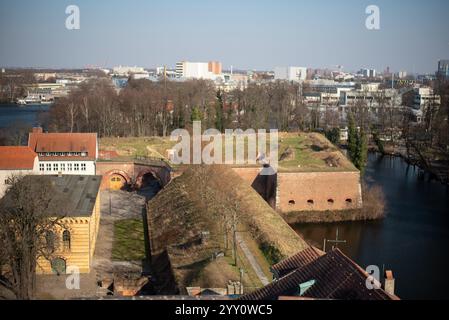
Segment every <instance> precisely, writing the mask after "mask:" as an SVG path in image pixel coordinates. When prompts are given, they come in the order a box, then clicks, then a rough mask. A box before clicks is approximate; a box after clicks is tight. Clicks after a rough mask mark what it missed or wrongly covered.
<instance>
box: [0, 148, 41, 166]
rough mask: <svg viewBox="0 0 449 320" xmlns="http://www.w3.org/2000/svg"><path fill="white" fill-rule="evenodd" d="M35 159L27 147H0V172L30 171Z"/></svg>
mask: <svg viewBox="0 0 449 320" xmlns="http://www.w3.org/2000/svg"><path fill="white" fill-rule="evenodd" d="M36 157H37V154H36V153H35V152H33V150H31V149H30V148H29V147H17V146H14V147H9V146H8V147H5V146H0V170H32V169H33V166H34V159H35V158H36Z"/></svg>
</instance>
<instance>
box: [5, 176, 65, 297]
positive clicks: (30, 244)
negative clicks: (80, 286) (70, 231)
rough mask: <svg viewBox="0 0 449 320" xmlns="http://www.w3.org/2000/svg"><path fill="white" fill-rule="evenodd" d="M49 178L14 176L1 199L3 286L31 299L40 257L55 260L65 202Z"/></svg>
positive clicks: (15, 293)
mask: <svg viewBox="0 0 449 320" xmlns="http://www.w3.org/2000/svg"><path fill="white" fill-rule="evenodd" d="M63 200H64V199H63V197H62V195H61V194H60V193H59V192H57V190H55V188H54V187H53V184H52V183H51V180H50V178H49V177H48V176H12V177H11V178H10V179H9V188H8V189H7V191H6V194H5V196H4V197H3V198H2V199H1V200H0V243H1V244H2V245H1V247H0V262H1V263H2V265H0V271H1V274H0V276H1V277H0V285H3V286H5V287H6V288H7V289H9V290H11V291H12V292H13V293H14V295H15V296H16V298H17V299H31V298H32V297H33V294H34V290H35V272H36V264H37V260H38V259H39V258H40V257H44V258H46V259H51V257H52V254H53V252H54V247H53V245H54V241H57V236H56V235H57V233H56V232H55V231H56V228H57V227H58V226H59V227H63V224H62V217H63V215H64V211H63V209H62V206H61V204H62V203H64V201H63Z"/></svg>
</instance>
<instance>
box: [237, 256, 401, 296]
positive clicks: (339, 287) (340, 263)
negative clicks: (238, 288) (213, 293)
mask: <svg viewBox="0 0 449 320" xmlns="http://www.w3.org/2000/svg"><path fill="white" fill-rule="evenodd" d="M367 277H368V275H367V273H366V272H365V271H364V270H363V269H362V268H360V267H359V266H358V265H357V264H356V263H355V262H354V261H352V260H351V259H349V258H348V257H347V256H345V255H344V254H343V253H342V252H341V251H340V250H338V249H335V250H332V251H331V252H329V253H327V254H325V255H323V256H321V257H319V258H318V259H316V260H315V261H312V262H310V263H308V264H307V265H305V266H304V267H302V268H300V269H296V270H295V271H293V272H290V273H289V274H287V275H285V276H284V277H282V278H281V279H279V280H277V281H274V282H272V283H270V284H268V285H266V286H265V287H263V288H260V289H258V290H256V291H254V292H251V293H249V294H246V295H244V296H242V297H240V300H275V299H278V298H279V297H281V296H282V297H285V296H298V290H299V285H300V284H303V283H306V282H308V281H311V280H314V281H315V283H314V284H313V285H312V286H311V287H310V288H309V289H308V290H307V291H306V292H305V293H304V294H303V295H302V297H304V298H313V299H339V300H393V299H398V298H397V297H396V296H391V295H389V294H387V293H386V292H385V291H384V290H383V289H377V290H369V289H368V288H367V287H366V279H367Z"/></svg>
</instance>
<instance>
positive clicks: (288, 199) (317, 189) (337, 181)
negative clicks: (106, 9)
mask: <svg viewBox="0 0 449 320" xmlns="http://www.w3.org/2000/svg"><path fill="white" fill-rule="evenodd" d="M233 170H234V171H235V172H236V173H237V174H238V175H239V176H240V177H241V178H242V179H243V180H245V181H247V182H248V184H250V185H252V186H253V188H254V189H256V190H257V191H258V192H259V194H261V195H262V196H263V197H264V198H268V200H267V199H266V200H267V201H268V202H269V203H270V205H272V206H273V207H274V204H275V203H276V209H278V210H280V211H281V212H292V211H327V210H345V209H358V208H361V207H362V194H361V187H360V174H359V172H292V173H285V172H281V173H278V174H277V181H273V179H268V180H266V181H265V180H261V181H264V182H263V185H260V183H256V184H257V185H254V182H255V181H256V178H258V174H259V172H260V171H261V168H233ZM274 179H276V178H274ZM273 187H275V188H276V191H274V190H271V189H272V188H273ZM264 188H265V190H262V189H264ZM274 199H275V200H274ZM349 199H350V200H351V202H349V201H347V200H349ZM309 200H312V201H313V203H309ZM329 200H331V201H329Z"/></svg>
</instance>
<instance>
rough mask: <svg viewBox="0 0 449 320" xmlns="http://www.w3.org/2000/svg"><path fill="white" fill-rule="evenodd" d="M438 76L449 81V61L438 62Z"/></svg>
mask: <svg viewBox="0 0 449 320" xmlns="http://www.w3.org/2000/svg"><path fill="white" fill-rule="evenodd" d="M437 74H438V76H440V77H442V78H445V79H449V60H440V61H438V72H437Z"/></svg>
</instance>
